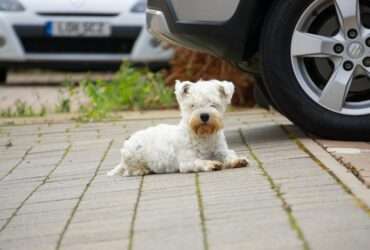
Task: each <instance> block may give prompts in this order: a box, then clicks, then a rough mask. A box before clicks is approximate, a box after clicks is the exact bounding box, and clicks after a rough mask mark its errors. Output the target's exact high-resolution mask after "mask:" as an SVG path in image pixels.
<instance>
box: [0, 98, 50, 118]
mask: <svg viewBox="0 0 370 250" xmlns="http://www.w3.org/2000/svg"><path fill="white" fill-rule="evenodd" d="M14 105H15V107H14V109H12V108H11V107H8V108H6V109H4V110H1V111H0V117H6V118H11V117H31V116H44V115H46V108H45V106H42V107H41V109H40V110H39V111H35V110H34V109H33V108H32V106H31V105H29V104H27V103H26V102H24V101H21V100H17V101H16V102H15V103H14Z"/></svg>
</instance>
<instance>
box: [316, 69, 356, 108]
mask: <svg viewBox="0 0 370 250" xmlns="http://www.w3.org/2000/svg"><path fill="white" fill-rule="evenodd" d="M354 72H355V68H354V69H352V70H350V71H346V70H344V69H343V65H342V63H340V64H339V65H337V67H336V70H335V71H334V73H333V74H332V76H331V77H330V79H329V81H328V83H327V84H326V86H325V88H324V90H323V91H322V93H321V96H320V100H319V102H320V103H321V104H322V105H323V106H325V107H327V108H329V109H332V110H334V111H341V110H342V108H343V105H344V103H345V101H346V98H347V95H348V91H349V89H350V87H351V84H352V80H353V77H354Z"/></svg>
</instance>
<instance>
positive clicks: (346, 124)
mask: <svg viewBox="0 0 370 250" xmlns="http://www.w3.org/2000/svg"><path fill="white" fill-rule="evenodd" d="M147 23H148V28H149V30H150V31H151V32H152V33H153V34H155V35H156V36H158V37H160V38H161V39H164V40H167V41H170V42H172V43H175V44H177V45H181V46H184V47H188V48H192V49H195V50H198V51H203V52H207V53H210V54H213V55H216V56H218V57H221V58H224V59H227V60H229V61H230V62H232V63H234V64H235V65H237V66H239V67H240V68H242V69H244V70H245V71H251V70H252V68H255V67H254V66H253V63H251V62H252V61H253V62H254V61H256V60H255V58H257V59H259V62H260V63H259V67H258V68H259V72H257V73H261V74H262V75H263V78H264V81H263V83H262V84H261V86H260V88H261V89H262V90H263V92H264V94H265V95H266V96H267V97H268V98H269V99H270V102H271V104H272V105H273V106H274V107H275V108H276V109H277V110H279V111H280V112H281V113H282V114H284V115H286V116H287V117H288V118H289V119H290V120H292V121H293V122H294V123H296V124H297V125H299V126H300V127H301V128H303V129H304V130H306V131H308V132H311V133H313V134H316V135H319V136H323V137H326V138H333V139H347V140H370V0H269V1H268V0H227V1H226V0H148V9H147Z"/></svg>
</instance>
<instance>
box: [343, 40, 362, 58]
mask: <svg viewBox="0 0 370 250" xmlns="http://www.w3.org/2000/svg"><path fill="white" fill-rule="evenodd" d="M347 52H348V55H349V57H351V58H353V59H359V58H361V57H363V56H364V54H365V46H363V45H362V44H361V43H360V42H352V43H350V44H349V45H348V49H347Z"/></svg>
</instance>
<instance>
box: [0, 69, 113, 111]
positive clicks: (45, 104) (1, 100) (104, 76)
mask: <svg viewBox="0 0 370 250" xmlns="http://www.w3.org/2000/svg"><path fill="white" fill-rule="evenodd" d="M112 77H113V74H112V73H71V72H59V73H58V72H48V71H41V72H40V71H24V72H11V73H10V74H9V77H8V81H7V84H6V85H0V113H1V112H2V111H5V110H7V109H8V108H10V109H11V110H13V111H14V110H15V109H16V105H15V103H17V101H22V102H23V103H25V104H26V105H27V106H29V107H32V109H33V111H34V112H40V110H41V109H46V110H47V111H48V112H49V113H53V112H56V111H57V109H58V106H60V104H61V102H62V101H63V100H64V99H68V100H69V101H70V106H71V110H72V111H78V110H79V108H80V104H81V103H82V104H83V103H84V102H86V98H85V96H84V95H83V94H82V93H80V94H78V95H75V96H71V95H70V94H69V93H68V88H66V87H65V84H67V83H77V82H80V81H82V80H84V79H87V78H88V79H94V80H95V79H100V80H110V79H112ZM63 83H65V84H63Z"/></svg>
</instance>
